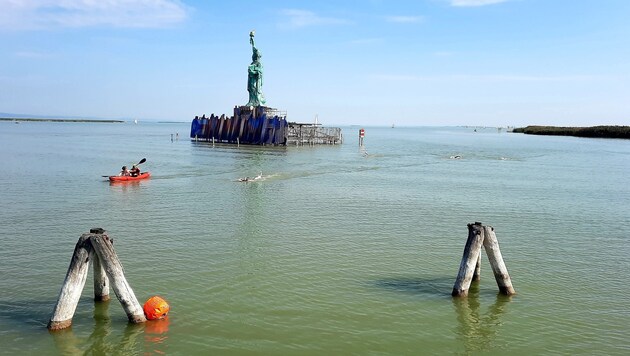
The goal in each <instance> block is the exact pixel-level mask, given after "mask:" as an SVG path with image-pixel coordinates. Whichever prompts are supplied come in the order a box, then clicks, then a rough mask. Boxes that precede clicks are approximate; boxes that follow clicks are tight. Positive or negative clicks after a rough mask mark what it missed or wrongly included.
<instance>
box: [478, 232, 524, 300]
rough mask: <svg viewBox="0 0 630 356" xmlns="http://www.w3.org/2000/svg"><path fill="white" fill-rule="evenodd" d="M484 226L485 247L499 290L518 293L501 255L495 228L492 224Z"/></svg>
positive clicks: (508, 293)
mask: <svg viewBox="0 0 630 356" xmlns="http://www.w3.org/2000/svg"><path fill="white" fill-rule="evenodd" d="M483 228H484V240H483V247H484V248H485V250H486V254H487V255H488V260H490V267H492V272H493V273H494V279H496V281H497V285H498V286H499V291H500V292H501V294H505V295H514V294H516V291H515V290H514V287H512V280H511V279H510V275H509V274H508V270H507V267H506V266H505V263H504V262H503V256H502V255H501V250H500V249H499V240H497V236H496V234H495V233H494V228H493V227H492V226H484V227H483Z"/></svg>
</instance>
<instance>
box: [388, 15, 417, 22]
mask: <svg viewBox="0 0 630 356" xmlns="http://www.w3.org/2000/svg"><path fill="white" fill-rule="evenodd" d="M385 20H386V21H387V22H395V23H417V22H423V21H424V17H422V16H387V17H385Z"/></svg>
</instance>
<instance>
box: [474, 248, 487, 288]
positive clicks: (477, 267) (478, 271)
mask: <svg viewBox="0 0 630 356" xmlns="http://www.w3.org/2000/svg"><path fill="white" fill-rule="evenodd" d="M484 241H485V239H484ZM472 280H473V281H475V282H476V281H479V280H481V252H480V253H479V258H477V265H475V272H474V273H473V276H472Z"/></svg>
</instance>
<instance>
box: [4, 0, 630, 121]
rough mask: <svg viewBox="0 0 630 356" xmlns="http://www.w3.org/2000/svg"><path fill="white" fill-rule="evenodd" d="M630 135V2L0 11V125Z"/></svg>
mask: <svg viewBox="0 0 630 356" xmlns="http://www.w3.org/2000/svg"><path fill="white" fill-rule="evenodd" d="M251 30H255V34H256V35H255V40H256V47H257V48H258V49H259V50H260V52H261V53H262V58H261V60H262V64H263V66H264V84H263V87H262V90H263V92H264V95H265V98H266V99H267V105H268V106H271V107H274V108H278V109H280V110H285V111H286V112H287V119H288V120H289V121H297V122H313V120H314V119H315V117H317V118H318V121H319V122H320V123H322V124H324V125H329V126H335V125H337V126H343V125H364V126H390V125H391V124H396V126H457V125H470V126H503V127H505V126H517V127H519V126H526V125H556V126H594V125H630V1H629V0H317V1H295V0H293V1H290V0H265V1H254V0H243V1H237V0H234V1H224V0H222V1H214V0H207V1H193V0H0V113H11V114H24V115H32V116H59V117H86V118H103V119H125V120H130V119H138V120H157V121H184V122H186V121H190V120H191V119H192V118H193V117H194V116H195V115H201V114H206V115H210V114H212V113H214V114H217V115H220V114H231V113H232V110H233V108H234V106H235V105H244V104H245V103H247V100H248V93H247V66H248V65H249V64H250V62H251V54H252V48H251V45H250V43H249V33H250V31H251Z"/></svg>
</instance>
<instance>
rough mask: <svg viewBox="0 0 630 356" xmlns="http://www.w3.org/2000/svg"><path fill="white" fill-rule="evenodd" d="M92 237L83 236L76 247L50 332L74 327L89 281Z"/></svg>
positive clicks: (54, 312) (52, 318)
mask: <svg viewBox="0 0 630 356" xmlns="http://www.w3.org/2000/svg"><path fill="white" fill-rule="evenodd" d="M91 236H92V234H83V235H81V237H80V238H79V241H77V244H76V246H75V247H74V253H73V254H72V259H71V260H70V266H69V267H68V272H67V273H66V278H65V280H64V281H63V285H62V286H61V291H60V292H59V298H58V299H57V304H56V305H55V309H54V310H53V315H52V317H51V318H50V321H49V322H48V329H49V330H60V329H65V328H67V327H69V326H70V325H72V316H73V315H74V311H75V310H76V308H77V304H78V303H79V298H80V297H81V292H82V291H83V287H84V286H85V280H86V279H87V275H88V269H89V267H90V265H89V262H90V252H91V251H92V246H91V244H90V237H91Z"/></svg>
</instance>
